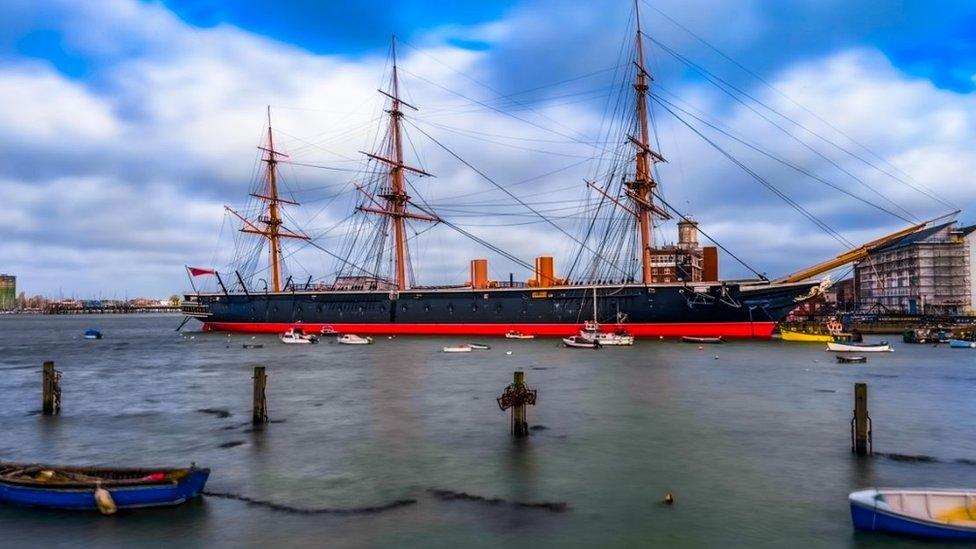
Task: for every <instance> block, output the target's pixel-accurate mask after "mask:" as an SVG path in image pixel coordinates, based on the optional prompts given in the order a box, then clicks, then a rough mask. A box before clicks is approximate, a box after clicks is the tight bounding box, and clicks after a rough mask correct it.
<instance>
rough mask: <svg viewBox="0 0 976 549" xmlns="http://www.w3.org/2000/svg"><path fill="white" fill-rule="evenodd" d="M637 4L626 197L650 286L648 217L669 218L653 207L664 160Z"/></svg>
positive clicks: (659, 209)
mask: <svg viewBox="0 0 976 549" xmlns="http://www.w3.org/2000/svg"><path fill="white" fill-rule="evenodd" d="M638 2H639V0H634V16H635V18H636V20H637V44H636V59H635V60H634V65H635V66H636V67H637V78H636V80H635V82H634V91H635V93H636V96H637V97H636V100H637V101H636V103H637V121H638V126H639V127H638V130H639V134H638V135H637V136H636V137H635V136H628V137H629V139H630V142H631V143H633V145H634V146H635V147H636V148H637V155H636V156H635V162H636V168H637V169H636V175H635V177H634V181H628V182H627V183H626V187H627V190H626V194H627V196H628V197H629V198H630V199H631V201H632V202H633V209H632V210H631V211H632V212H633V213H634V215H635V217H636V218H637V230H638V232H639V235H640V243H641V268H642V273H641V274H642V276H641V279H642V281H643V283H644V284H650V283H651V282H653V276H652V273H653V270H652V268H651V250H652V249H653V247H654V239H653V234H652V231H653V229H654V225H653V223H652V221H651V215H652V214H654V215H657V216H658V217H662V218H664V219H668V218H670V216H669V215H668V214H667V212H666V211H664V210H663V209H661V208H659V207H657V206H655V205H654V195H653V191H654V188H655V187H657V182H656V181H654V175H653V173H652V168H653V163H654V162H663V161H664V157H662V156H661V155H660V154H659V153H657V152H656V151H654V150H653V149H652V148H651V144H650V143H651V139H650V128H649V124H648V113H647V92H648V89H649V88H650V86H649V81H651V80H653V78H652V77H651V75H650V73H648V72H647V69H645V67H644V40H643V34H642V32H641V24H640V8H639V7H638Z"/></svg>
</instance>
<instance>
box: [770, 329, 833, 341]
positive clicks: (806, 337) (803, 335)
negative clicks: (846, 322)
mask: <svg viewBox="0 0 976 549" xmlns="http://www.w3.org/2000/svg"><path fill="white" fill-rule="evenodd" d="M779 337H780V339H781V340H783V341H799V342H803V343H813V342H817V343H826V342H828V341H833V340H834V336H833V335H832V334H820V333H807V332H800V331H795V330H788V329H785V328H780V330H779Z"/></svg>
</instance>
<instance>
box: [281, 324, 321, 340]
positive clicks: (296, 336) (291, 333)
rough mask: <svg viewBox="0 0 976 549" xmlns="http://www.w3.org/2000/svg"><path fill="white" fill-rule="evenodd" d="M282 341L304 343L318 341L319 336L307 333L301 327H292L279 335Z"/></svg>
mask: <svg viewBox="0 0 976 549" xmlns="http://www.w3.org/2000/svg"><path fill="white" fill-rule="evenodd" d="M278 338H279V339H280V340H281V342H282V343H291V344H295V343H298V344H302V343H318V342H319V338H318V336H316V335H315V334H306V333H305V331H304V330H302V329H301V328H292V329H290V330H288V331H287V332H285V333H283V334H281V335H280V336H278Z"/></svg>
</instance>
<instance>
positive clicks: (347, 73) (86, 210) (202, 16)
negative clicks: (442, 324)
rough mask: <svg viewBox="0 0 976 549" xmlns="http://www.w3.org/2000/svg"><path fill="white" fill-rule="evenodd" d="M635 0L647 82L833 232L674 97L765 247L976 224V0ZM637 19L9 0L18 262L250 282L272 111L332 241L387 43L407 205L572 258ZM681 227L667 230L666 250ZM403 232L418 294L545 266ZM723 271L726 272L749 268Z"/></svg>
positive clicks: (299, 274)
mask: <svg viewBox="0 0 976 549" xmlns="http://www.w3.org/2000/svg"><path fill="white" fill-rule="evenodd" d="M323 4H327V5H325V6H323ZM641 6H642V7H641V10H642V20H643V24H644V29H645V31H646V32H647V33H648V35H650V36H651V37H652V38H653V39H654V40H655V42H649V43H648V48H649V65H650V68H651V70H652V71H653V73H654V75H655V82H654V90H655V93H657V94H658V95H659V96H661V97H663V98H666V99H669V100H670V101H672V102H673V104H674V105H677V106H680V107H681V108H682V109H684V114H681V113H679V114H681V116H682V117H683V118H684V119H685V121H686V122H693V124H692V126H694V127H696V128H697V129H698V130H699V131H700V132H702V133H705V134H706V135H707V136H708V137H709V139H710V140H712V142H713V143H716V145H718V146H719V147H720V148H722V149H723V150H727V151H728V152H730V153H732V154H733V156H734V157H735V158H737V159H739V160H740V161H741V162H743V163H745V164H746V165H747V166H748V167H749V168H750V170H751V171H752V173H753V174H756V175H758V176H759V177H760V178H762V179H763V180H764V181H766V182H767V183H769V184H771V185H773V186H774V187H775V188H776V189H777V190H778V191H779V192H781V193H783V194H785V195H787V196H788V197H789V198H790V199H791V200H793V201H794V202H796V203H797V204H799V205H800V206H802V207H803V208H804V210H805V211H807V212H809V213H810V214H811V215H812V216H813V217H814V218H815V219H817V220H818V221H819V222H820V223H823V224H824V225H826V226H827V227H829V228H830V229H831V230H834V231H836V232H837V233H838V235H839V238H838V237H837V235H834V236H831V235H830V234H828V231H825V230H822V229H821V228H820V227H818V226H817V224H815V223H814V222H813V221H811V219H809V218H807V217H805V216H804V215H802V214H801V213H799V212H798V211H797V210H796V209H794V208H792V207H791V206H789V205H788V204H787V203H786V202H785V201H784V200H783V199H782V198H780V197H779V196H777V194H776V193H774V192H773V191H772V190H770V189H769V188H767V187H766V186H764V185H763V184H761V183H760V182H758V181H757V180H756V179H755V177H753V176H752V175H750V174H749V173H747V172H746V171H744V170H743V169H742V168H741V167H739V166H737V165H736V164H734V163H732V162H731V161H730V160H729V159H728V158H727V157H726V156H724V155H723V154H722V153H720V152H718V151H717V150H716V148H715V147H713V146H712V145H710V144H708V142H706V141H703V140H702V139H701V138H699V137H698V136H697V135H695V133H694V132H693V131H692V130H691V129H689V127H688V126H687V125H685V124H684V123H683V122H682V121H680V120H678V119H676V118H674V117H673V116H671V115H670V114H668V113H667V112H665V111H664V110H663V109H662V108H661V107H660V106H659V105H657V106H656V107H655V126H656V128H657V130H658V139H657V140H658V142H659V147H660V149H661V152H662V153H663V155H664V156H665V157H667V158H668V161H669V162H668V163H667V164H662V165H661V166H660V173H659V175H660V179H661V189H662V192H663V193H664V195H665V197H666V198H667V199H668V200H669V202H670V203H671V204H673V205H675V206H676V207H678V208H679V209H682V210H683V211H684V212H685V213H688V214H691V215H694V216H695V217H696V218H697V219H698V220H700V221H701V223H702V227H703V228H704V229H705V230H706V231H707V232H708V233H709V234H710V235H712V236H713V237H715V238H716V239H717V240H719V241H720V242H722V244H724V245H725V246H727V247H728V248H729V249H731V250H733V251H734V252H735V253H736V254H738V255H739V256H741V257H742V258H743V259H744V260H745V261H746V262H747V263H749V264H751V265H753V266H755V267H756V268H757V269H759V270H760V271H764V272H767V273H769V274H770V275H778V274H784V273H786V272H790V271H791V270H794V269H797V268H800V267H803V266H805V265H808V264H810V263H813V262H815V261H818V260H820V259H823V258H826V257H830V256H832V255H835V254H837V253H839V252H841V251H843V250H844V249H845V245H847V244H849V243H857V242H864V241H866V240H869V239H872V238H875V237H877V236H879V235H881V234H883V233H885V232H887V231H892V230H895V229H897V228H899V227H901V226H904V225H905V224H906V222H907V221H912V220H917V219H926V218H931V217H935V216H938V215H941V214H943V213H945V212H946V211H948V210H951V209H956V208H958V209H962V210H963V212H962V214H961V215H960V216H959V219H960V221H962V222H963V223H966V224H971V223H973V222H976V215H974V208H976V184H974V183H973V181H972V177H973V174H974V173H976V149H974V145H973V144H974V143H976V93H974V90H976V6H973V4H972V3H971V2H967V1H951V0H944V1H937V2H921V1H919V2H910V1H908V2H906V1H904V0H873V1H861V0H855V1H850V0H846V1H843V2H841V1H840V0H837V1H834V0H822V1H819V2H809V1H794V0H777V1H750V0H648V1H647V2H646V3H645V2H644V1H643V0H642V3H641ZM632 25H633V5H632V3H631V2H629V1H627V0H619V1H616V0H615V1H612V2H611V1H605V2H604V1H596V2H594V1H574V0H562V1H558V2H557V1H546V0H540V1H532V0H525V1H515V0H512V1H494V2H475V1H471V2H467V1H457V2H437V1H429V0H428V1H420V0H401V1H399V2H385V1H368V0H366V1H356V2H352V1H350V2H307V1H295V2H274V3H270V2H263V1H257V0H241V1H234V2H231V1H210V2H205V1H202V0H170V1H164V2H159V1H153V2H140V1H130V0H100V1H98V2H75V1H56V0H29V1H28V0H24V1H20V0H7V1H5V2H2V3H0V196H2V200H3V204H4V209H3V211H4V213H3V215H0V272H6V273H11V274H16V275H17V276H18V278H19V281H18V282H19V286H20V288H21V289H22V290H24V291H26V292H27V293H29V294H34V293H45V294H51V295H56V294H58V293H60V294H62V295H77V296H83V297H89V296H91V297H97V296H101V297H113V296H114V297H123V296H130V297H131V296H135V295H158V296H165V295H169V294H171V293H173V292H178V291H180V290H183V289H186V288H187V286H188V284H187V282H186V275H185V271H184V269H183V266H184V265H193V266H201V267H208V266H216V267H219V268H221V269H222V270H226V269H229V270H230V271H233V268H234V267H233V266H232V265H233V259H234V257H235V254H234V250H235V231H236V229H238V228H239V224H237V223H235V222H234V220H233V219H232V218H230V217H228V216H227V214H226V213H225V211H224V208H223V206H224V205H225V204H226V205H230V206H233V207H238V208H246V206H247V203H246V200H245V198H246V195H247V193H248V192H249V191H250V190H252V187H253V185H254V183H255V180H256V175H255V170H256V169H257V166H256V160H257V158H258V154H257V153H258V151H257V149H256V146H257V145H258V144H259V143H260V142H261V139H262V132H263V129H264V127H265V109H266V106H267V105H271V108H272V112H273V116H274V120H275V124H274V125H275V127H276V130H280V133H279V134H278V137H277V143H276V144H277V145H278V147H279V148H281V149H282V150H284V151H285V152H288V153H289V154H290V155H291V157H290V158H291V159H292V160H293V161H294V162H296V163H299V164H314V165H316V166H324V168H310V167H307V166H302V165H296V164H292V165H286V166H283V170H282V177H283V180H284V188H285V190H286V192H287V194H288V195H289V196H291V197H292V198H294V199H296V200H298V201H299V202H302V206H300V207H298V208H292V209H291V211H290V212H289V215H290V218H289V219H290V222H292V223H294V224H296V225H298V226H300V227H301V229H303V230H305V232H307V233H308V234H311V235H313V236H316V237H317V243H318V244H319V245H320V246H322V247H324V248H326V249H329V250H332V251H334V252H335V253H337V254H339V253H341V251H342V249H343V248H342V247H343V245H344V243H345V242H347V240H346V237H347V236H348V234H349V232H350V231H352V230H353V229H354V228H355V226H356V223H357V222H358V219H357V218H356V217H353V218H352V219H349V218H348V216H349V214H350V213H351V212H352V211H353V208H354V207H355V206H356V204H357V203H358V202H359V201H361V196H357V192H356V191H355V187H354V185H355V184H356V178H357V176H358V174H357V170H358V169H360V168H361V167H362V163H361V159H362V155H360V154H359V153H358V151H360V150H364V149H368V148H370V147H371V146H372V144H373V143H374V139H375V137H376V132H377V128H378V127H379V124H380V117H381V115H382V114H383V112H382V109H383V107H384V103H383V98H382V96H380V95H379V94H377V93H376V91H375V90H376V89H377V87H379V86H382V85H383V83H384V78H385V76H386V75H387V71H388V59H389V41H390V36H391V35H392V34H394V33H395V34H396V35H397V36H398V37H399V40H400V42H399V43H400V46H399V52H400V62H399V65H400V66H401V68H402V69H403V70H402V72H401V77H402V81H403V86H404V90H405V94H406V96H407V97H408V98H409V100H410V101H411V103H412V104H415V105H416V106H418V107H419V108H420V110H419V111H417V112H415V113H414V112H411V113H408V114H409V116H410V117H411V123H410V125H408V127H407V129H408V132H409V135H410V145H411V146H410V147H408V157H409V159H410V161H411V162H413V163H416V164H419V165H421V166H423V167H424V168H425V169H426V170H428V171H430V172H431V173H433V174H435V175H436V177H434V178H424V179H422V180H416V181H414V182H413V185H414V194H415V195H419V196H422V197H423V199H424V200H426V201H427V202H428V203H430V204H431V205H433V206H435V207H436V208H437V209H438V210H439V211H441V213H442V214H443V216H444V217H445V218H447V219H449V220H451V221H452V222H453V223H455V224H457V225H458V226H461V227H463V228H464V229H465V230H467V231H469V232H471V233H473V234H476V235H478V236H479V237H480V238H483V239H486V240H490V241H491V242H492V243H494V244H497V245H499V246H501V247H502V248H504V249H505V250H507V251H509V252H510V253H512V254H514V255H515V256H518V257H520V258H523V259H529V260H530V259H531V258H532V257H533V256H534V255H537V254H542V253H550V254H555V255H556V256H557V267H558V266H560V265H565V264H566V263H568V258H569V257H570V256H571V255H572V254H573V251H574V247H575V243H574V242H573V241H572V240H571V239H570V238H569V237H567V236H566V235H564V234H563V233H562V232H561V231H565V232H566V233H569V234H579V233H578V229H579V228H580V226H581V224H582V223H583V221H582V219H583V217H584V216H583V213H584V210H582V209H581V208H583V206H582V202H581V200H583V199H584V198H585V197H586V196H587V190H586V189H585V186H584V184H583V180H584V178H588V177H595V176H597V175H599V174H598V173H597V172H598V168H597V167H596V162H595V160H594V159H595V158H598V157H599V154H600V152H601V150H602V149H604V148H606V147H616V146H618V144H609V145H607V144H603V143H601V137H603V136H605V128H606V124H607V120H606V117H605V112H606V108H607V104H608V98H612V97H613V96H614V94H616V93H618V92H619V89H620V86H619V84H620V82H618V81H615V80H614V79H615V78H617V79H618V80H619V78H618V77H619V76H620V75H622V74H624V73H623V72H621V71H622V70H625V69H628V68H629V65H627V63H626V60H625V59H622V58H621V51H622V48H623V49H624V50H626V49H627V48H629V46H630V41H631V40H632V32H633V29H632ZM669 52H676V53H678V54H680V55H681V56H682V57H683V58H684V59H686V60H688V61H690V62H692V63H694V65H689V64H688V63H685V62H681V61H679V60H678V59H677V57H675V56H674V55H672V54H671V53H669ZM621 67H623V68H621ZM704 71H707V72H704ZM706 75H710V76H707V77H706ZM716 78H719V79H721V80H722V81H723V82H726V83H727V85H728V86H730V87H733V88H734V89H735V90H737V92H736V93H725V92H723V91H722V90H721V89H720V88H718V87H716V86H714V85H713V84H712V83H710V82H709V79H713V80H714V79H716ZM744 98H748V99H744ZM767 107H768V108H767ZM770 109H771V110H770ZM689 113H693V114H694V115H695V116H696V117H697V118H692V117H691V114H689ZM702 121H708V122H709V123H710V124H712V126H711V127H715V126H717V127H721V128H723V129H725V130H726V132H727V133H731V134H732V135H734V136H737V137H738V140H733V139H730V138H729V137H727V136H725V135H722V134H719V133H714V132H713V131H711V130H709V128H710V126H707V125H704V122H702ZM710 132H711V133H710ZM425 134H427V135H425ZM428 136H430V137H432V138H434V139H436V140H437V141H436V142H435V141H433V140H432V139H430V138H429V137H428ZM437 142H440V143H442V144H443V145H445V146H446V147H447V148H449V149H450V150H451V151H454V152H455V153H456V154H458V155H459V156H461V157H462V158H464V159H465V160H466V161H468V163H469V164H471V165H472V166H474V167H475V168H477V169H478V170H479V171H480V172H482V173H483V174H484V175H486V176H488V177H490V178H491V179H492V180H493V181H494V182H495V183H497V184H499V185H502V186H506V187H507V188H508V189H509V191H510V192H512V193H513V194H515V195H517V196H519V197H520V198H521V199H522V200H523V201H525V202H527V203H529V204H530V205H531V206H532V207H533V208H534V209H536V210H537V211H541V212H544V213H545V214H546V215H547V216H548V217H549V218H551V219H552V220H553V222H554V223H556V224H557V225H558V226H559V227H560V230H557V229H556V228H554V227H553V226H552V225H550V224H548V223H545V222H542V221H541V220H540V219H539V218H538V217H536V216H535V215H534V214H532V213H531V212H529V211H527V210H526V209H525V208H524V207H520V206H518V205H517V204H512V200H511V199H509V198H508V197H506V196H505V194H503V193H502V192H501V191H499V190H498V189H497V188H496V187H494V186H493V185H492V183H490V182H488V181H486V180H485V179H484V178H483V177H482V176H481V175H479V174H478V173H476V172H475V171H473V170H472V169H471V168H470V167H469V166H465V165H463V164H461V163H459V162H458V161H457V160H456V159H455V158H453V156H452V155H451V154H449V153H448V152H447V151H446V150H445V149H444V148H442V147H441V146H440V145H438V144H437ZM744 143H748V144H751V146H747V145H745V144H744ZM757 148H758V149H759V150H761V151H763V152H764V153H765V154H762V153H759V152H757ZM770 156H773V157H775V158H777V159H779V160H782V161H783V162H781V161H779V160H774V159H773V158H770ZM784 162H785V163H784ZM787 164H789V165H790V166H793V167H790V166H788V165H787ZM797 168H799V169H800V170H802V171H800V170H798V169H797ZM360 215H362V214H360ZM424 229H425V227H422V226H421V225H417V226H416V227H413V229H412V230H413V231H414V232H421V231H423V230H424ZM673 232H674V227H673V226H672V225H668V224H665V225H664V226H662V227H660V228H659V230H658V231H657V236H656V238H657V241H658V242H659V243H663V242H668V241H672V240H673V239H674V237H673ZM237 240H238V242H240V241H239V239H237ZM411 244H412V254H413V260H414V269H415V271H416V276H417V279H418V281H419V282H421V283H439V282H459V281H463V280H464V279H465V278H466V276H467V263H466V261H467V259H468V258H470V257H476V256H484V257H488V258H489V259H490V260H491V262H492V269H491V271H492V272H491V274H492V276H493V277H496V278H507V276H508V275H507V273H508V272H510V271H513V270H514V271H516V273H517V274H516V277H517V278H524V277H525V276H527V274H526V273H524V272H520V271H518V270H516V269H519V268H518V267H513V266H512V263H511V262H510V261H508V260H505V259H503V258H501V257H498V256H497V255H493V253H492V252H490V251H487V250H485V249H484V248H481V247H480V246H479V245H477V244H475V243H473V242H471V241H470V240H467V239H465V238H463V237H461V236H459V235H458V234H456V233H455V232H453V231H451V230H447V229H446V228H445V227H435V228H433V229H432V230H429V231H426V232H423V234H418V235H416V236H414V237H413V238H412V239H411ZM287 253H288V254H289V273H290V274H291V275H292V276H294V277H295V278H296V279H299V280H302V281H304V280H305V279H306V278H307V277H308V276H309V274H311V275H313V276H314V277H315V278H316V279H318V278H321V277H327V276H328V274H329V273H332V272H334V271H335V269H336V267H337V265H336V262H335V260H334V259H333V258H332V257H331V256H330V255H328V254H325V253H323V252H320V251H318V250H315V249H314V248H311V247H304V248H302V247H300V246H295V245H291V246H290V247H289V248H287ZM722 261H723V265H722V275H723V276H724V277H738V276H744V275H746V274H747V271H745V270H744V268H743V267H742V266H740V265H737V264H735V263H734V262H733V261H732V260H731V259H730V258H728V257H723V259H722Z"/></svg>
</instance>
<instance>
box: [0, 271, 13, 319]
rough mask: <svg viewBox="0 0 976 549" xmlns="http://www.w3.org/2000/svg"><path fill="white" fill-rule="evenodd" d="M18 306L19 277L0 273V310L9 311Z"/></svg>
mask: <svg viewBox="0 0 976 549" xmlns="http://www.w3.org/2000/svg"><path fill="white" fill-rule="evenodd" d="M16 307H17V277H16V276H14V275H8V274H0V311H9V310H11V309H15V308H16Z"/></svg>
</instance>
